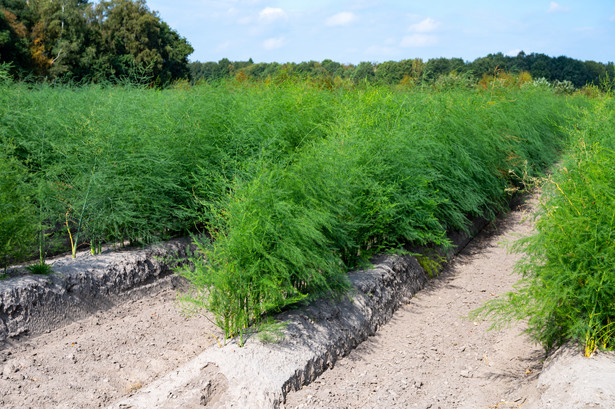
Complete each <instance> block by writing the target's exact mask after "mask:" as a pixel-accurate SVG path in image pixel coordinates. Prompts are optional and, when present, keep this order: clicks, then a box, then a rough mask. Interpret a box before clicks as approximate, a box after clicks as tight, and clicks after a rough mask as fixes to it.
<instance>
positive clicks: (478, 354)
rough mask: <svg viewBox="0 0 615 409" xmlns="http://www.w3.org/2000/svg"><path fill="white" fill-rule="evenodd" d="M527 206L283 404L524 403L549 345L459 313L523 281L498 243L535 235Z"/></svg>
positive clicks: (503, 407) (504, 407) (504, 406)
mask: <svg viewBox="0 0 615 409" xmlns="http://www.w3.org/2000/svg"><path fill="white" fill-rule="evenodd" d="M528 210H529V209H528V207H527V206H520V207H519V208H518V209H516V210H514V211H513V212H511V213H510V214H509V215H507V216H506V217H505V218H504V219H502V220H499V221H498V222H496V223H493V224H492V225H491V226H489V227H488V228H487V229H486V230H485V231H483V232H482V233H481V234H479V236H478V237H477V238H476V239H475V240H473V241H472V242H471V243H470V245H468V247H466V249H464V251H463V252H462V253H461V254H460V255H459V256H458V257H457V258H455V260H454V262H453V263H451V265H450V266H449V267H448V268H447V269H446V271H444V272H443V273H442V274H441V277H440V278H439V279H437V280H433V281H431V282H430V284H429V285H428V286H427V287H426V288H425V289H424V290H422V291H421V292H419V293H418V294H417V295H416V296H415V298H413V299H412V300H411V302H410V303H409V304H408V305H406V306H404V307H403V308H401V309H400V310H399V311H398V312H397V313H396V314H395V316H394V317H393V319H392V320H391V321H390V322H389V323H388V324H387V325H385V326H384V327H383V328H381V329H380V330H379V331H378V333H377V334H376V336H374V337H372V338H370V339H369V340H367V341H366V342H364V343H363V344H361V345H360V346H359V347H358V348H357V349H356V350H354V351H353V352H352V353H350V354H349V355H348V356H347V357H346V358H344V359H342V360H341V361H339V362H338V363H337V364H336V366H335V368H333V369H332V370H329V371H326V372H325V373H324V374H323V375H322V376H321V377H320V378H319V379H318V380H316V381H315V382H314V383H312V384H311V385H308V386H307V387H305V388H303V389H302V390H301V391H298V392H295V393H291V394H289V395H288V396H287V401H286V404H285V408H286V409H289V408H421V409H425V408H432V409H436V408H441V409H451V408H468V409H469V408H472V409H478V408H499V409H508V408H519V407H521V406H522V405H523V403H524V402H525V400H526V399H527V398H528V395H529V394H531V393H532V392H533V390H534V389H535V383H536V377H537V373H538V371H539V370H540V368H541V364H542V359H543V358H544V353H543V349H542V348H541V347H539V346H537V345H535V344H532V343H531V342H530V341H529V339H528V338H527V337H526V336H525V335H520V334H521V329H520V328H512V329H507V330H504V331H501V332H495V331H490V332H487V328H488V326H489V324H488V323H487V322H471V321H469V320H467V319H464V318H463V316H465V315H467V314H468V312H469V311H471V310H472V309H475V308H477V307H479V306H480V305H482V303H483V302H484V301H485V300H488V299H491V298H494V297H495V296H497V295H498V294H502V293H504V292H506V291H508V290H510V289H511V287H512V284H514V283H515V282H516V281H517V279H518V276H516V275H513V274H511V272H512V268H513V265H514V264H515V262H516V261H517V260H518V258H519V256H518V255H511V254H507V251H506V249H505V248H504V247H503V246H502V245H500V244H498V243H500V242H502V241H503V240H508V239H513V238H515V237H516V236H518V235H520V234H527V233H528V232H529V231H530V229H531V225H530V223H529V222H528V221H527V218H526V217H525V216H526V215H527V211H528ZM519 388H520V389H519Z"/></svg>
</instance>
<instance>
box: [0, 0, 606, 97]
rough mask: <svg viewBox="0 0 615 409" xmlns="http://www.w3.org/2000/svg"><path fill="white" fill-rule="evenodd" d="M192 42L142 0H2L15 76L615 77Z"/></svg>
mask: <svg viewBox="0 0 615 409" xmlns="http://www.w3.org/2000/svg"><path fill="white" fill-rule="evenodd" d="M192 52H193V48H192V46H191V45H190V43H189V42H188V40H187V39H186V38H184V37H182V36H181V35H180V34H179V33H177V32H176V31H175V30H173V29H171V28H170V27H169V26H168V24H167V23H165V22H164V21H163V20H162V19H161V18H160V16H159V15H158V13H157V12H155V11H152V10H150V9H149V8H148V6H147V4H146V1H145V0H102V1H99V2H96V3H94V2H91V1H89V0H62V1H58V0H0V64H5V67H4V70H3V72H6V71H7V66H8V72H9V73H10V75H11V76H12V77H13V78H14V79H17V80H28V81H47V82H62V83H66V82H72V83H100V82H118V81H125V80H129V81H130V82H133V83H134V82H141V83H145V84H147V85H156V86H166V85H168V84H171V83H173V82H174V81H176V80H178V79H184V80H190V81H192V82H197V81H215V80H220V79H225V78H238V79H255V80H266V79H268V78H269V79H271V78H274V79H277V80H284V79H286V78H289V77H299V78H308V77H310V78H316V79H320V80H323V81H325V82H327V81H328V82H331V83H332V82H333V81H334V80H335V79H338V80H344V81H351V82H353V83H359V82H370V83H377V84H400V83H401V84H417V83H433V82H435V81H436V80H437V79H438V78H440V77H446V76H450V75H455V76H458V77H461V78H465V79H467V80H468V81H470V82H476V81H480V80H481V79H483V78H484V77H485V76H494V75H495V74H496V73H497V72H498V71H504V72H507V73H512V74H517V73H521V72H528V73H529V74H530V75H531V77H532V78H534V79H538V78H545V79H546V80H548V81H549V82H556V81H559V82H562V81H570V82H571V83H572V84H573V85H574V86H575V87H576V88H580V87H583V86H584V85H586V84H596V85H597V84H604V83H605V82H606V81H608V80H609V79H611V80H612V78H614V77H615V75H614V67H613V63H612V62H609V63H607V64H605V63H601V62H596V61H579V60H576V59H574V58H570V57H565V56H560V57H550V56H548V55H545V54H536V53H532V54H525V53H524V52H520V53H519V54H518V55H517V56H514V57H512V56H506V55H503V54H502V53H497V54H489V55H487V56H486V57H481V58H477V59H476V60H474V61H471V62H470V61H464V60H463V59H461V58H433V59H430V60H427V61H423V60H422V59H420V58H411V57H410V58H408V59H404V60H402V61H386V62H382V63H374V62H361V63H359V64H357V65H353V64H342V63H339V62H335V61H333V60H330V59H326V60H323V61H321V62H317V61H307V62H301V63H286V64H280V63H277V62H272V63H254V62H253V61H252V59H249V60H248V61H230V60H228V59H226V58H224V59H221V60H220V61H218V62H214V61H210V62H199V61H196V62H189V61H188V56H189V55H190V54H191V53H192Z"/></svg>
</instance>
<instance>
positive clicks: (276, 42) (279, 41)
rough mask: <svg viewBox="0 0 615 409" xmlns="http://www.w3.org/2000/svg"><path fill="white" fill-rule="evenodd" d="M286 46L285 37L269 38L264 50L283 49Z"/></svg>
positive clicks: (264, 42)
mask: <svg viewBox="0 0 615 409" xmlns="http://www.w3.org/2000/svg"><path fill="white" fill-rule="evenodd" d="M284 44H286V39H285V38H284V37H275V38H268V39H266V40H265V41H263V48H264V49H265V50H275V49H276V48H280V47H283V46H284Z"/></svg>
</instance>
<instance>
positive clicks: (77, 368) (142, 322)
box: [0, 288, 220, 409]
mask: <svg viewBox="0 0 615 409" xmlns="http://www.w3.org/2000/svg"><path fill="white" fill-rule="evenodd" d="M175 295H176V291H175V290H174V289H172V288H166V289H163V290H161V291H160V292H158V293H157V294H153V295H149V296H147V297H145V298H141V299H138V300H134V301H129V302H126V303H123V304H121V305H117V306H114V307H113V308H111V309H109V310H106V311H101V312H98V313H96V314H95V315H92V316H91V317H89V318H86V319H83V320H80V321H77V322H74V323H71V324H70V325H67V326H65V327H63V328H60V329H58V330H55V331H50V332H48V333H45V334H42V335H40V336H37V337H22V338H19V339H11V340H8V341H5V342H3V343H1V344H0V375H1V376H0V407H2V408H7V409H8V408H15V409H17V408H19V409H25V408H37V409H39V408H98V407H105V406H107V405H108V404H110V403H111V402H113V401H115V400H117V399H118V398H121V397H123V396H128V395H130V394H131V393H134V392H136V391H137V390H138V389H140V388H141V387H143V386H145V385H147V384H148V383H150V382H151V381H153V380H155V379H156V378H158V377H160V376H163V375H165V374H166V373H168V372H169V371H171V370H173V369H175V368H176V367H178V366H180V365H181V364H183V363H185V362H187V361H189V360H191V359H193V358H194V357H195V356H197V355H198V354H199V353H201V352H202V351H203V350H205V349H206V348H207V347H209V346H210V345H211V344H212V343H214V342H215V340H214V338H213V336H214V335H215V336H218V337H219V336H220V332H219V330H218V329H217V328H216V327H215V326H214V325H213V324H212V323H211V322H210V321H209V320H208V319H207V317H206V316H205V315H197V316H193V317H186V316H185V315H183V314H182V313H181V311H180V309H179V308H178V306H177V303H176V300H175ZM209 334H211V335H209Z"/></svg>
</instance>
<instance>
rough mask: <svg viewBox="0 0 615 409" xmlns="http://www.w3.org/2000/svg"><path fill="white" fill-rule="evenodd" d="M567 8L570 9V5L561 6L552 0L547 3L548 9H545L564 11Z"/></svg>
mask: <svg viewBox="0 0 615 409" xmlns="http://www.w3.org/2000/svg"><path fill="white" fill-rule="evenodd" d="M569 10H570V7H568V6H562V5H560V4H558V3H556V2H554V1H552V2H551V3H549V9H548V10H547V13H559V12H564V11H569Z"/></svg>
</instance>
